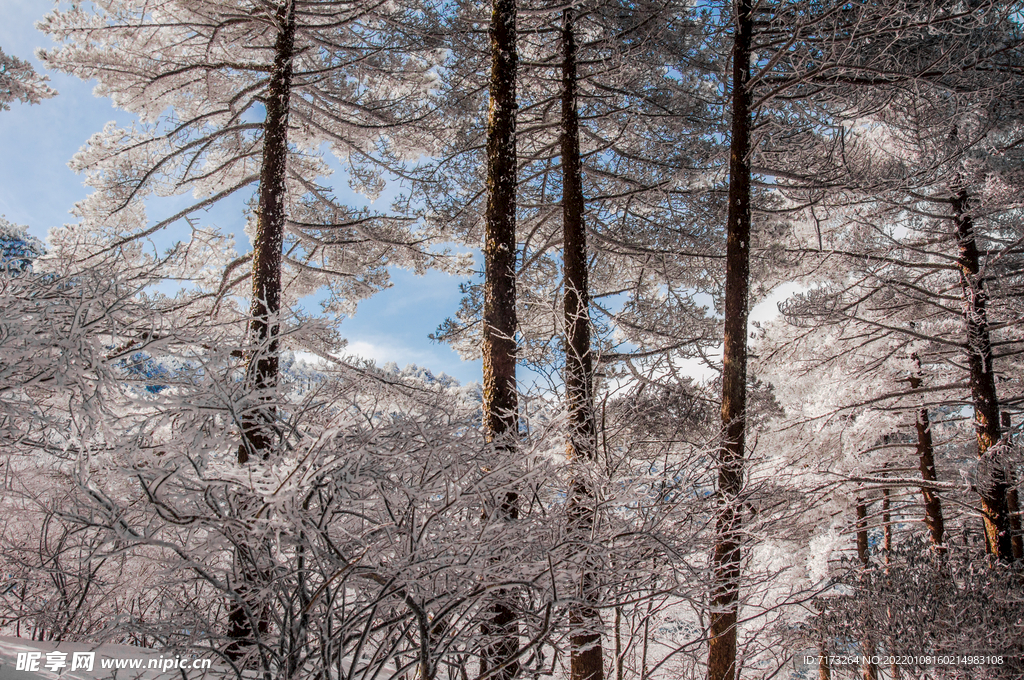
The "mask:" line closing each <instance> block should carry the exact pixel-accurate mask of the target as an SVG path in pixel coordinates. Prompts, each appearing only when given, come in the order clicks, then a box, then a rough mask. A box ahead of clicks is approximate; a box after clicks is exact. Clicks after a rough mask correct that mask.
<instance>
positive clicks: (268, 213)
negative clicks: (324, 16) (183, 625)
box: [238, 0, 295, 464]
mask: <svg viewBox="0 0 1024 680" xmlns="http://www.w3.org/2000/svg"><path fill="white" fill-rule="evenodd" d="M276 20H277V25H278V26H279V33H278V34H277V42H276V44H275V45H274V65H273V67H272V69H271V71H270V85H269V87H268V89H267V101H266V110H267V117H266V120H265V122H264V123H263V164H262V166H261V168H260V187H259V203H258V206H257V208H256V235H255V237H254V239H253V244H252V245H253V255H252V302H251V304H250V308H249V347H250V349H249V351H248V361H247V363H246V367H245V385H246V393H247V394H246V399H247V400H249V401H250V403H249V404H248V405H247V407H246V408H245V410H244V412H243V413H242V416H241V421H242V422H241V425H242V443H241V445H240V446H239V447H238V462H239V463H242V464H244V463H246V462H248V460H249V459H250V458H251V457H253V456H254V455H255V456H257V457H259V458H266V457H267V456H268V455H269V454H270V450H271V448H272V447H273V444H274V428H275V425H274V421H275V420H276V418H277V411H276V407H275V406H274V401H275V395H274V391H275V390H276V389H277V378H278V333H279V330H280V313H281V248H282V245H283V244H284V221H285V214H284V203H285V172H286V167H287V160H288V111H289V101H288V100H289V97H290V95H291V82H292V57H293V52H294V49H295V3H294V0H286V2H284V3H282V4H281V5H280V6H279V7H278V9H277V16H276ZM253 401H255V404H253V403H252V402H253Z"/></svg>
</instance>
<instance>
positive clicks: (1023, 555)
mask: <svg viewBox="0 0 1024 680" xmlns="http://www.w3.org/2000/svg"><path fill="white" fill-rule="evenodd" d="M1000 416H1001V418H1002V425H1003V431H1004V433H1003V436H1004V437H1006V440H1007V443H1009V440H1010V427H1011V423H1010V414H1009V413H1007V412H1005V411H1003V412H1002V413H1001V414H1000ZM1006 484H1007V486H1008V487H1009V488H1008V489H1007V491H1006V510H1007V512H1009V513H1010V532H1011V540H1010V548H1011V549H1012V550H1013V559H1014V560H1019V559H1024V533H1022V532H1021V517H1020V498H1019V497H1018V495H1017V477H1016V475H1015V474H1014V473H1013V469H1012V468H1011V469H1010V470H1008V471H1007V473H1006Z"/></svg>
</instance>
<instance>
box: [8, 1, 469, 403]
mask: <svg viewBox="0 0 1024 680" xmlns="http://www.w3.org/2000/svg"><path fill="white" fill-rule="evenodd" d="M0 4H2V5H3V9H4V12H3V21H2V22H0V48H3V50H4V52H6V53H7V54H11V55H15V56H17V57H19V58H21V59H26V60H29V61H31V62H32V63H33V64H34V65H35V67H36V70H37V71H39V72H41V73H45V72H46V71H45V70H44V69H43V68H42V66H41V65H40V63H39V61H38V60H37V59H35V57H34V54H33V53H34V51H35V49H36V48H38V47H49V46H50V45H52V43H51V41H50V39H49V38H48V37H47V36H45V35H43V34H42V33H40V32H39V31H37V30H36V29H35V27H34V24H35V22H36V21H38V20H39V19H41V18H42V17H43V15H44V14H45V13H46V12H48V11H49V10H50V9H51V7H52V3H51V2H49V1H48V0H0ZM47 75H49V76H50V85H51V87H53V88H55V89H56V90H58V91H59V92H60V94H59V95H58V96H57V97H55V98H54V99H50V100H46V101H44V102H43V103H42V104H40V105H38V106H27V105H24V104H18V103H14V104H12V106H11V110H10V111H3V112H0V215H4V216H6V218H7V219H8V220H9V221H11V222H14V223H15V224H22V225H27V226H28V227H29V229H30V231H31V232H32V233H33V234H35V235H37V236H39V237H44V236H45V235H46V232H47V230H48V229H50V228H51V227H55V226H60V225H62V224H64V223H66V222H72V221H74V217H73V216H72V215H70V214H69V212H68V211H69V210H71V208H72V207H73V206H74V204H75V202H77V201H80V200H82V199H83V198H85V196H86V195H87V193H88V191H87V189H86V187H84V186H83V185H82V177H80V176H78V175H76V174H75V173H73V172H72V171H71V170H70V169H69V168H68V167H67V162H68V160H69V159H70V158H71V157H72V156H73V155H74V154H75V153H76V152H77V151H78V150H79V148H80V147H81V146H82V145H83V144H84V143H85V141H86V140H87V139H88V138H89V137H90V136H91V135H92V134H93V133H95V132H98V131H99V130H101V129H102V128H103V126H104V124H106V123H107V122H108V121H111V120H113V121H117V123H118V124H121V125H126V124H130V123H131V122H132V120H134V117H133V116H131V115H130V114H126V113H124V112H123V111H118V110H117V109H115V108H113V107H112V106H111V105H110V101H109V100H108V99H100V98H97V97H94V96H93V94H92V88H93V83H84V82H82V81H80V80H78V79H76V78H73V77H70V76H66V75H63V74H60V73H47ZM333 179H334V180H335V184H336V185H337V186H336V191H337V193H338V195H339V196H347V195H351V194H350V192H349V191H348V188H347V186H345V185H346V182H345V179H344V177H339V176H338V175H335V177H334V178H333ZM384 200H386V199H382V201H384ZM241 205H242V202H241V200H238V201H235V202H233V203H227V204H224V205H221V206H218V207H217V208H215V209H213V210H211V211H210V212H209V213H206V214H204V215H203V221H204V222H206V223H209V224H212V225H215V226H217V227H220V228H221V229H222V230H224V231H227V232H235V234H236V238H237V239H238V241H239V248H240V249H241V248H242V247H243V244H244V243H245V236H244V235H243V234H242V220H243V218H242V212H241ZM152 213H153V214H156V209H154V210H153V211H152ZM392 278H393V282H394V285H393V287H392V288H390V289H388V290H386V291H384V292H382V293H380V294H378V295H377V296H375V297H374V298H371V299H370V300H367V301H365V302H363V303H362V304H360V306H359V311H358V313H357V314H356V316H355V317H353V318H351V319H346V320H345V321H344V322H343V324H342V334H343V335H344V336H345V337H346V338H347V339H348V341H349V351H351V352H353V353H356V354H359V355H361V356H363V357H366V358H369V359H373V360H375V361H376V362H377V364H378V365H382V364H383V363H385V362H388V361H394V362H395V363H397V364H398V365H399V366H400V367H402V366H405V365H406V364H409V363H415V364H418V365H420V366H425V367H427V368H429V369H430V370H431V371H433V372H434V373H441V372H444V373H447V374H448V375H451V376H453V377H455V378H458V379H459V380H460V381H462V382H463V383H466V382H470V381H473V380H480V374H481V366H480V362H479V361H475V362H467V361H462V360H461V359H460V358H459V356H458V355H457V354H456V353H455V352H453V351H452V350H451V349H449V348H448V347H447V346H446V345H439V344H436V343H432V342H430V340H429V339H428V338H427V335H428V334H429V333H431V332H433V331H434V330H435V329H436V328H437V325H438V324H439V323H440V322H441V321H443V320H444V318H445V317H446V316H450V315H452V314H454V313H455V310H456V309H457V308H458V304H459V297H460V296H459V292H458V284H459V279H456V278H453V277H450V276H447V275H445V274H442V273H440V272H431V273H429V274H427V275H426V276H424V277H417V276H415V275H413V274H411V273H410V272H407V271H402V270H397V271H393V272H392Z"/></svg>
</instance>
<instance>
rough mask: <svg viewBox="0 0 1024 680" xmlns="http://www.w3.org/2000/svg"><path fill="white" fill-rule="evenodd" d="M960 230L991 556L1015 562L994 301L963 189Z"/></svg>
mask: <svg viewBox="0 0 1024 680" xmlns="http://www.w3.org/2000/svg"><path fill="white" fill-rule="evenodd" d="M951 203H952V206H953V223H954V225H955V226H956V238H957V268H958V269H959V272H960V290H961V294H962V296H963V309H964V325H965V329H966V334H967V363H968V366H969V367H970V385H971V398H972V401H973V403H974V429H975V432H976V434H977V438H978V461H979V462H978V493H979V495H980V496H981V510H982V515H983V517H984V521H985V536H986V538H987V543H988V546H989V549H990V551H991V552H992V553H993V554H994V555H995V557H996V558H997V559H999V560H1002V561H1007V562H1008V561H1010V560H1012V559H1013V550H1012V546H1011V541H1010V517H1009V512H1008V510H1007V505H1006V492H1007V490H1008V489H1009V485H1008V484H1007V480H1006V471H1005V469H1004V466H1003V464H1002V461H999V460H995V459H994V458H993V455H992V454H993V453H995V451H996V450H998V449H995V450H994V447H995V445H996V444H997V443H998V442H999V439H1000V430H999V428H1000V424H999V423H1000V421H999V401H998V399H997V395H996V374H995V367H994V366H993V365H992V341H991V338H990V335H989V324H988V316H987V312H986V306H987V302H988V296H987V294H986V292H985V284H984V281H983V279H982V276H981V270H980V265H979V257H978V246H977V242H976V240H975V235H974V220H973V219H972V217H971V214H970V205H969V204H970V199H969V196H968V194H967V192H966V191H965V190H961V191H960V192H958V193H957V194H956V195H955V196H953V198H952V199H951Z"/></svg>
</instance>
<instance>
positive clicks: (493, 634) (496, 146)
mask: <svg viewBox="0 0 1024 680" xmlns="http://www.w3.org/2000/svg"><path fill="white" fill-rule="evenodd" d="M490 38H491V77H490V109H489V111H488V117H487V215H486V226H485V230H486V231H485V234H484V311H483V347H482V350H483V364H484V386H483V387H484V390H483V391H484V394H483V412H484V431H485V433H486V436H487V439H488V441H489V442H491V443H493V444H494V445H495V446H496V447H497V449H498V450H499V451H502V452H503V453H504V454H505V455H507V456H509V457H511V456H514V455H516V449H517V446H516V437H517V435H518V427H519V418H518V408H519V400H518V395H517V393H516V337H515V336H516V326H517V319H516V163H517V154H516V108H517V104H516V70H517V68H518V61H519V59H518V54H517V51H516V0H493V4H492V6H491V26H490ZM496 511H497V513H498V514H499V516H500V517H501V518H502V519H503V520H506V521H510V520H514V519H516V517H517V516H518V514H519V499H518V496H517V494H516V493H515V491H509V492H507V493H506V494H505V496H504V498H503V499H502V500H501V502H500V504H499V507H498V508H496ZM487 616H488V621H487V623H486V624H485V625H484V627H483V633H484V638H485V643H484V644H485V646H484V649H483V650H482V654H481V658H480V672H481V674H484V673H488V672H493V673H494V675H492V676H490V677H492V678H496V679H498V680H505V679H507V678H513V677H515V676H516V675H518V673H519V664H518V662H516V661H514V659H515V657H516V655H517V653H518V651H519V638H518V636H517V632H518V630H517V629H518V626H517V625H516V616H515V607H514V606H513V601H512V594H511V593H510V592H509V591H507V590H502V591H499V592H496V593H495V594H494V599H493V601H492V603H491V605H490V606H489V608H488V612H487ZM497 669H500V670H497Z"/></svg>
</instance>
